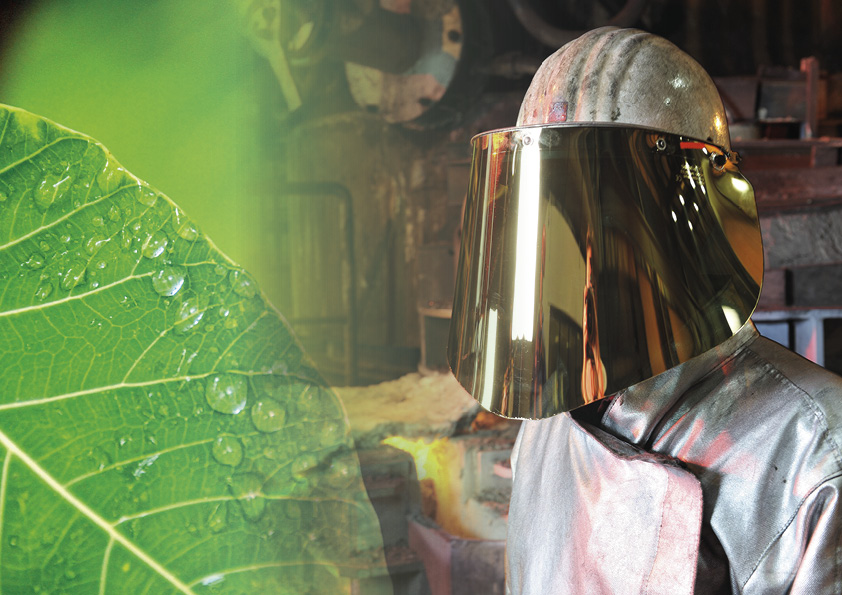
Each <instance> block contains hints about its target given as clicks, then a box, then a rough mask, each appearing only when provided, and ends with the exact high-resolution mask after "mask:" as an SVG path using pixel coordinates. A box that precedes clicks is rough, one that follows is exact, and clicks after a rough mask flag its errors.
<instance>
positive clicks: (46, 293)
mask: <svg viewBox="0 0 842 595" xmlns="http://www.w3.org/2000/svg"><path fill="white" fill-rule="evenodd" d="M51 293H53V284H52V283H41V285H39V286H38V289H36V290H35V297H36V298H38V299H39V300H41V301H43V300H45V299H47V298H48V297H50V294H51Z"/></svg>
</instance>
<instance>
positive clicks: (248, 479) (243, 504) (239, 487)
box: [229, 473, 266, 521]
mask: <svg viewBox="0 0 842 595" xmlns="http://www.w3.org/2000/svg"><path fill="white" fill-rule="evenodd" d="M229 488H230V489H231V495H233V496H234V497H235V498H236V499H237V504H239V505H240V509H241V510H242V512H243V516H244V517H245V518H246V520H247V521H256V520H259V519H260V516H261V515H262V514H263V510H264V509H265V508H266V500H265V499H264V498H263V496H262V494H261V490H262V488H263V480H262V479H261V478H260V476H259V475H257V474H256V473H242V474H240V475H235V476H234V477H232V478H231V483H230V485H229Z"/></svg>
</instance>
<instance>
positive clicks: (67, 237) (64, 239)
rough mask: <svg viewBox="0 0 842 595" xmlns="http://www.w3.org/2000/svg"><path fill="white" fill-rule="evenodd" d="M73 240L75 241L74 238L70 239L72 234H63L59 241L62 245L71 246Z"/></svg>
mask: <svg viewBox="0 0 842 595" xmlns="http://www.w3.org/2000/svg"><path fill="white" fill-rule="evenodd" d="M72 239H73V238H71V237H70V234H69V233H63V234H61V237H59V241H60V242H61V243H62V244H69V243H70V240H72Z"/></svg>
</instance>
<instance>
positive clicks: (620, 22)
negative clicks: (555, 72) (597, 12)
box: [508, 0, 649, 48]
mask: <svg viewBox="0 0 842 595" xmlns="http://www.w3.org/2000/svg"><path fill="white" fill-rule="evenodd" d="M508 2H509V6H510V7H511V8H512V10H513V11H514V13H515V17H517V20H518V21H520V24H521V25H523V27H524V28H525V29H526V30H527V31H528V32H529V34H530V35H532V37H534V38H535V39H537V40H538V41H540V42H541V43H543V44H545V45H548V46H550V47H554V48H560V47H561V46H563V45H564V44H566V43H568V42H570V41H573V40H574V39H576V38H577V37H579V36H580V35H582V34H583V33H585V32H584V31H573V30H569V29H559V28H558V27H556V26H554V25H551V24H550V23H548V22H547V21H545V20H544V19H543V18H542V17H541V16H540V15H539V14H538V13H537V12H535V9H533V8H532V6H530V5H529V3H528V0H508ZM648 2H649V0H628V1H627V2H626V4H625V6H623V8H622V9H621V10H620V12H618V13H617V14H615V15H614V16H613V17H612V18H611V19H610V20H609V21H608V22H607V23H604V24H605V25H612V26H615V27H630V26H631V25H634V24H635V23H636V22H637V20H638V19H639V18H640V15H641V14H643V10H644V9H645V8H646V5H647V4H648ZM600 26H602V25H600Z"/></svg>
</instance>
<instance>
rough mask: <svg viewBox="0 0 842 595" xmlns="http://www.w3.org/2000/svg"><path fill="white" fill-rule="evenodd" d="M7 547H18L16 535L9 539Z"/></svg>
mask: <svg viewBox="0 0 842 595" xmlns="http://www.w3.org/2000/svg"><path fill="white" fill-rule="evenodd" d="M9 545H10V546H12V547H17V546H18V536H17V535H12V536H10V537H9Z"/></svg>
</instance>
